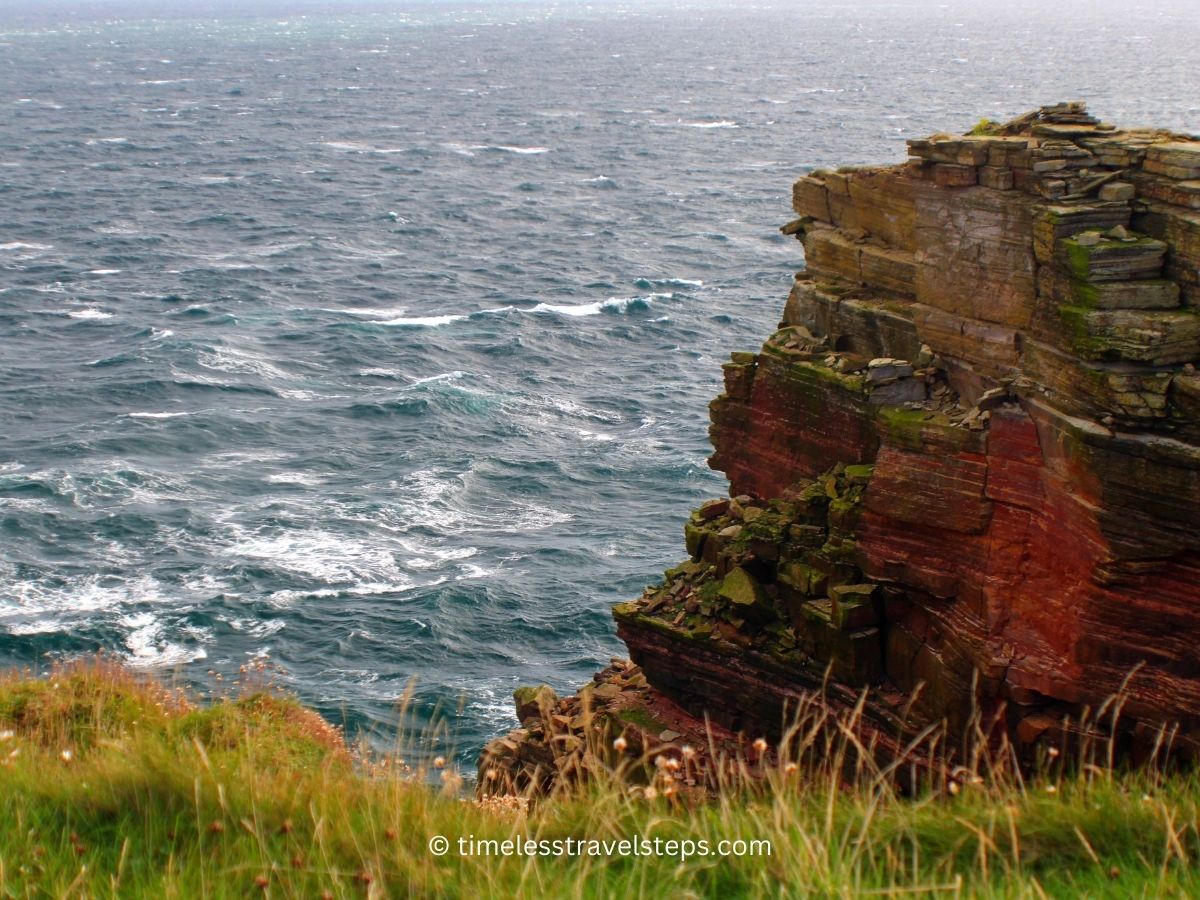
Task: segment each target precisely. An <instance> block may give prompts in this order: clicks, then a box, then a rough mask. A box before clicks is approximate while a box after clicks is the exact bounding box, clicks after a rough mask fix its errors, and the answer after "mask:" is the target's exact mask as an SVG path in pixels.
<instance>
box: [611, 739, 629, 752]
mask: <svg viewBox="0 0 1200 900" xmlns="http://www.w3.org/2000/svg"><path fill="white" fill-rule="evenodd" d="M628 746H629V742H628V741H626V740H625V737H624V735H622V736H620V737H618V738H617V739H616V740H615V741H613V749H614V750H616V751H617V752H618V753H624V752H625V748H626V747H628Z"/></svg>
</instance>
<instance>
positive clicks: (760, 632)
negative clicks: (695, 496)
mask: <svg viewBox="0 0 1200 900" xmlns="http://www.w3.org/2000/svg"><path fill="white" fill-rule="evenodd" d="M984 131H985V133H981V134H971V135H967V136H962V137H948V136H938V137H935V138H932V139H930V140H926V141H913V142H910V149H911V152H912V155H913V159H910V160H909V161H908V162H907V163H905V164H902V165H899V166H894V167H891V168H874V169H866V170H843V171H839V172H836V173H831V172H815V173H813V174H812V175H809V176H805V177H804V178H801V179H800V180H799V181H798V182H797V183H796V185H795V189H794V192H793V201H794V206H795V208H796V212H797V213H798V214H799V215H800V216H801V218H800V219H798V220H796V221H794V222H792V223H790V224H789V225H788V226H785V229H784V230H785V231H786V232H787V233H790V234H795V235H796V236H797V237H798V238H799V239H800V240H801V242H802V243H803V244H804V250H805V258H806V262H807V269H806V271H804V272H801V273H800V274H799V275H798V276H797V279H796V283H795V285H794V287H793V289H792V292H791V296H790V297H789V299H788V302H787V305H786V308H785V312H784V316H783V322H782V323H781V330H780V331H779V332H777V333H776V334H775V335H773V336H772V337H771V338H770V339H769V340H768V341H767V343H766V345H765V346H764V347H763V349H762V350H761V351H760V352H759V353H757V354H745V353H741V354H735V355H734V358H733V360H732V361H731V362H730V363H728V364H727V365H726V367H725V372H726V390H725V393H723V394H722V395H721V396H720V397H718V398H717V399H716V400H715V401H714V402H713V404H712V428H711V437H712V441H713V446H714V449H715V452H714V454H713V457H712V459H711V464H712V465H713V466H714V467H715V468H717V469H719V470H721V471H723V472H725V473H726V474H727V475H728V476H729V479H730V483H731V494H734V495H738V494H745V495H748V496H750V497H753V498H754V501H753V502H756V503H765V504H766V505H767V508H768V510H769V514H770V515H772V516H773V517H774V518H773V519H772V521H775V520H776V519H777V520H778V521H777V532H778V533H777V534H775V535H763V536H760V539H759V543H758V545H757V546H750V545H748V544H746V538H745V536H744V535H745V533H746V531H748V530H749V529H751V528H754V527H755V526H756V525H757V524H758V522H761V521H762V519H759V520H757V521H756V523H754V525H750V526H746V529H745V530H744V531H743V533H742V536H739V538H738V539H736V540H734V541H733V542H728V541H726V542H725V543H723V544H722V543H721V542H722V539H721V538H720V537H719V536H714V534H713V533H712V532H711V527H710V524H709V523H708V522H701V521H699V519H698V518H694V519H693V521H692V522H691V523H689V526H688V527H689V549H691V550H692V551H693V562H694V564H695V565H707V566H711V569H712V571H711V573H710V574H707V573H700V574H694V575H692V576H690V577H691V578H692V580H693V582H695V584H697V585H699V587H694V588H693V592H695V591H699V592H700V593H699V594H697V596H701V597H702V596H703V591H704V590H705V588H704V585H705V584H706V583H707V581H706V579H708V578H710V577H711V578H713V579H716V578H718V577H726V576H725V570H727V569H729V568H730V567H731V566H737V567H740V568H741V569H742V570H745V571H749V572H751V573H754V574H756V575H757V577H758V578H759V579H760V581H761V586H760V589H761V591H762V592H763V594H764V595H765V596H766V597H767V598H768V600H767V601H766V602H767V605H768V606H769V607H770V608H771V609H772V610H773V612H774V614H775V620H774V622H771V623H767V624H765V625H764V624H762V623H761V622H758V621H753V620H751V619H750V618H747V617H744V616H740V615H738V613H737V611H736V610H735V611H732V612H731V611H730V610H729V609H728V608H719V609H710V610H709V611H708V613H706V611H705V608H704V606H703V602H701V605H700V607H699V608H698V609H697V610H696V611H693V612H689V611H688V610H687V608H686V605H685V606H683V607H679V608H680V609H682V611H683V613H684V614H683V615H682V616H680V615H679V614H678V613H677V612H676V608H677V605H672V604H665V605H661V606H660V607H659V608H658V609H656V610H654V611H652V612H649V613H647V612H646V609H647V608H648V607H649V606H650V605H651V604H652V603H653V597H654V594H653V593H652V594H651V595H648V599H647V600H645V601H635V602H634V603H632V604H626V605H624V606H622V607H619V608H618V610H617V620H618V623H619V633H620V635H621V637H622V638H623V639H624V640H625V641H626V643H627V644H628V645H629V647H630V650H631V653H632V655H633V658H634V659H635V661H638V662H639V663H640V664H642V665H643V667H644V669H645V671H646V674H647V677H648V678H649V680H650V683H651V684H652V685H653V686H655V687H659V688H661V689H662V690H664V691H666V692H667V693H669V694H671V695H672V696H674V697H677V698H679V699H680V701H681V702H682V703H683V704H684V705H685V706H687V705H689V704H691V706H693V707H695V708H697V709H699V708H701V707H714V708H715V707H720V708H721V709H722V710H723V711H724V712H725V713H727V715H726V716H725V718H726V720H727V721H729V722H730V723H731V724H733V725H734V726H735V727H736V726H739V725H742V724H746V723H747V722H750V721H752V722H753V723H754V725H755V726H756V727H767V726H769V725H770V719H771V717H772V716H773V715H774V716H778V715H779V710H778V708H777V705H776V704H775V703H774V701H771V702H767V701H764V696H769V695H772V694H777V695H779V697H778V698H776V699H781V698H782V696H783V695H784V694H786V693H787V691H788V690H790V689H794V688H798V687H801V686H804V685H811V684H812V683H813V681H814V677H815V679H816V681H817V682H818V683H819V681H820V678H821V676H823V674H824V670H825V668H826V666H829V667H830V672H831V674H832V677H833V680H834V681H835V682H836V683H837V684H838V685H842V686H845V687H848V688H862V687H870V688H871V689H872V703H874V704H875V705H876V711H877V713H878V714H879V716H880V717H881V719H884V718H886V717H887V716H888V715H890V714H891V713H890V712H889V702H888V697H889V696H891V697H895V696H904V697H905V698H907V697H908V696H909V695H911V694H912V692H914V691H918V699H917V701H916V703H915V704H913V705H912V706H910V707H908V709H909V712H910V715H912V716H915V719H919V720H921V721H931V720H937V719H939V718H945V719H947V720H948V721H950V722H951V723H952V724H953V723H956V722H963V721H965V719H966V717H967V716H968V715H969V714H970V711H971V710H972V709H974V708H976V707H980V708H984V709H987V708H989V707H991V708H996V709H998V708H1000V706H1001V705H1002V704H1003V705H1004V706H1006V707H1007V709H1008V714H1007V715H1008V721H1009V722H1010V724H1011V725H1012V726H1013V729H1014V733H1016V725H1017V724H1019V722H1020V721H1021V720H1022V719H1024V718H1028V717H1030V716H1041V717H1042V720H1045V719H1046V717H1047V716H1050V717H1051V718H1050V720H1053V717H1055V716H1059V715H1064V714H1065V715H1073V714H1077V713H1079V712H1080V711H1081V710H1082V708H1083V707H1085V706H1091V707H1092V708H1093V709H1095V708H1097V707H1099V706H1100V705H1101V704H1102V703H1103V702H1104V701H1105V700H1106V698H1108V697H1109V696H1110V695H1112V694H1114V693H1116V692H1117V691H1119V690H1121V689H1122V686H1123V685H1124V692H1125V695H1126V697H1127V700H1126V703H1125V707H1124V714H1125V716H1126V717H1127V719H1128V722H1129V724H1130V727H1131V728H1134V727H1135V726H1136V723H1137V722H1140V723H1142V727H1143V730H1144V729H1145V728H1149V727H1151V726H1154V725H1157V724H1159V723H1162V722H1173V723H1178V724H1179V726H1180V742H1183V743H1186V740H1185V739H1187V738H1194V737H1197V736H1200V650H1198V646H1197V645H1198V644H1200V421H1197V409H1198V406H1197V400H1196V398H1197V389H1196V383H1197V379H1196V375H1195V368H1194V363H1195V362H1196V361H1197V360H1198V359H1200V308H1198V307H1200V239H1198V238H1200V212H1197V210H1198V209H1200V180H1198V179H1200V140H1193V139H1190V138H1183V137H1180V136H1178V135H1170V134H1165V133H1162V132H1156V131H1148V130H1139V131H1121V130H1118V129H1115V128H1113V127H1112V126H1108V125H1104V124H1102V123H1099V122H1097V121H1096V120H1095V119H1093V118H1091V117H1090V116H1088V115H1087V113H1086V111H1085V110H1083V109H1082V107H1080V106H1079V105H1077V104H1061V105H1059V106H1057V107H1047V108H1044V109H1042V110H1040V111H1038V112H1037V113H1033V114H1030V115H1028V116H1025V117H1022V118H1021V119H1019V120H1016V121H1015V122H1013V123H1010V124H1009V125H1007V126H1001V127H996V128H993V129H990V132H991V133H986V132H988V131H989V130H988V129H984ZM877 376H878V377H877ZM847 471H854V472H857V473H858V475H859V477H860V478H864V479H865V483H864V484H863V485H862V486H861V488H855V489H854V491H850V489H849V488H848V487H846V486H844V485H843V486H842V487H837V488H836V489H831V492H830V497H829V498H827V499H829V506H828V509H827V513H826V515H827V518H826V519H825V520H824V521H821V520H820V517H819V516H817V517H814V516H813V515H811V510H809V509H808V508H807V507H803V504H800V506H801V507H803V509H799V508H798V507H797V506H796V503H795V500H796V498H803V497H805V496H807V493H806V492H809V491H812V490H815V489H817V488H814V485H815V486H818V487H819V486H820V485H821V484H822V483H824V482H823V481H822V479H824V480H825V482H827V481H828V479H829V478H830V473H836V478H838V479H844V473H845V472H847ZM867 472H869V475H864V474H862V473H867ZM845 491H849V493H846V492H845ZM847 498H849V499H847ZM835 513H836V515H835ZM715 522H716V524H718V525H719V524H722V523H723V522H724V519H722V518H718V519H716V520H715ZM699 529H708V531H709V533H708V534H707V536H706V537H704V538H703V539H700V538H699V537H698V536H697V534H696V532H697V530H699ZM796 529H816V531H812V532H810V531H804V532H803V535H802V537H803V538H804V540H807V541H810V542H817V541H818V540H820V541H821V543H820V544H819V545H814V546H805V545H804V540H800V537H798V536H797V535H798V533H797V532H796ZM710 542H712V543H710ZM831 544H832V545H833V546H831ZM718 545H719V549H717V548H718ZM697 548H699V553H698V554H697ZM835 557H836V558H835ZM814 572H815V574H811V573H814ZM797 573H799V574H797ZM806 573H810V574H806ZM858 585H871V586H874V590H873V591H870V592H868V591H866V590H865V589H862V588H859V587H858ZM848 588H849V589H851V593H853V594H854V596H856V597H858V598H859V600H860V601H861V604H860V605H859V606H856V607H855V609H854V610H853V611H852V612H850V613H849V614H846V615H839V604H840V603H842V602H843V601H842V599H841V598H844V597H845V596H846V592H847V589H848ZM864 598H865V599H864ZM863 607H870V609H869V610H868V611H864V610H863ZM758 618H759V619H761V618H762V616H761V615H759V616H758ZM676 619H678V622H676ZM710 620H711V622H712V623H715V624H713V625H712V628H711V629H709V624H710ZM739 620H740V621H739ZM664 626H665V627H664ZM772 629H774V630H773V631H772ZM675 632H685V633H681V634H676V633H675ZM764 635H767V637H765V638H764ZM718 648H724V649H725V651H726V656H727V657H728V658H729V659H730V660H731V662H729V663H728V664H722V665H718V664H717V662H716V661H715V659H714V658H713V657H714V654H717V655H719V651H718ZM732 648H740V649H732ZM718 670H720V671H721V673H722V674H721V675H720V677H719V678H718V679H716V680H718V681H721V682H722V683H723V687H722V688H721V689H719V690H718V689H717V688H716V687H715V686H714V687H712V688H711V689H708V688H706V684H707V682H708V681H710V680H712V678H713V676H712V673H713V672H715V671H718ZM736 670H741V674H738V673H737V671H736ZM731 684H735V685H744V686H745V689H744V691H741V692H740V693H739V692H738V690H737V689H736V688H735V689H732V690H731V688H730V685H731ZM906 703H907V700H906ZM764 704H765V705H764ZM893 706H894V704H893ZM1033 731H1036V729H1029V728H1026V729H1024V730H1023V733H1031V732H1033ZM1038 733H1040V732H1038Z"/></svg>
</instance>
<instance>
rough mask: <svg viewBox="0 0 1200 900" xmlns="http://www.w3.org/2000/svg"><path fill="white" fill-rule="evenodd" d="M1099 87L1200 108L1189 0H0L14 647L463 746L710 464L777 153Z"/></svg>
mask: <svg viewBox="0 0 1200 900" xmlns="http://www.w3.org/2000/svg"><path fill="white" fill-rule="evenodd" d="M1075 99H1082V100H1086V101H1087V102H1088V104H1089V106H1090V108H1091V110H1092V111H1093V112H1094V113H1096V114H1098V115H1100V116H1101V117H1103V118H1105V119H1106V120H1109V121H1114V122H1117V123H1120V124H1125V125H1147V124H1150V125H1157V126H1162V127H1168V128H1173V129H1178V130H1183V131H1189V132H1196V131H1200V15H1197V12H1196V9H1195V6H1194V4H1193V3H1191V2H1190V0H1188V2H1183V0H1181V2H1178V3H1173V2H1165V0H1159V2H1140V0H1121V2H1112V0H1090V2H1087V3H1081V2H1063V3H1057V4H1049V3H1044V2H1031V0H1012V2H1005V3H988V4H983V3H977V2H963V0H945V2H928V0H911V2H868V0H853V2H813V0H790V2H774V0H764V2H752V3H733V2H680V3H660V2H632V0H627V2H605V0H595V2H565V0H564V2H559V3H553V4H546V3H544V2H528V3H478V4H474V5H457V4H452V3H438V2H431V3H425V4H403V3H396V4H384V3H376V4H374V5H366V4H353V3H337V2H333V0H330V2H326V3H304V2H296V3H290V4H289V3H287V2H275V3H270V2H266V0H263V2H254V0H246V2H226V3H209V4H204V3H199V4H197V3H178V4H176V5H174V6H172V5H171V4H170V3H148V2H146V3H141V4H140V5H139V3H138V2H111V0H110V2H106V0H94V2H91V3H78V4H70V3H65V2H58V3H56V2H49V3H46V2H43V3H36V4H35V3H32V2H30V3H28V4H24V3H23V2H22V0H3V2H0V667H24V668H29V669H32V670H35V671H41V670H44V669H46V668H47V667H49V666H51V665H52V664H53V663H55V662H56V661H61V660H64V659H71V658H75V657H79V656H87V655H90V654H94V653H96V652H97V651H101V652H104V653H107V654H110V655H115V656H116V657H119V658H120V659H122V660H123V661H124V662H126V663H127V664H128V665H130V666H135V667H138V668H140V669H144V670H146V671H148V672H149V671H152V672H156V673H160V674H161V675H162V676H163V677H166V678H169V679H172V680H174V681H175V682H176V683H181V684H185V685H187V686H189V687H190V688H192V689H193V690H195V691H197V692H199V693H201V694H209V693H213V694H220V693H227V692H229V691H231V690H236V689H237V687H236V686H235V682H239V681H244V680H245V676H243V674H242V673H243V670H250V672H251V673H252V676H253V677H255V678H266V679H269V680H270V681H271V682H272V683H274V684H276V685H278V686H279V687H281V688H283V689H286V690H288V691H291V692H293V693H294V694H296V695H297V696H298V697H299V698H300V699H302V700H303V701H304V702H305V703H308V704H310V705H312V706H313V707H315V708H316V709H318V710H320V711H321V712H322V713H323V714H324V715H326V716H328V717H329V718H330V719H331V720H333V721H335V722H337V723H339V724H342V725H344V726H345V727H346V729H347V731H348V733H350V734H352V735H356V736H362V737H365V738H367V739H368V740H372V741H387V740H390V739H391V736H392V735H393V734H394V733H395V731H396V729H397V728H398V727H399V728H401V729H402V730H404V729H417V730H420V729H425V728H428V727H429V725H430V723H431V722H434V721H437V722H440V723H441V727H442V731H441V735H442V740H444V743H445V745H446V746H448V747H449V748H451V750H452V752H453V753H455V754H457V755H458V757H459V758H460V759H461V761H462V762H463V763H464V764H469V762H470V760H471V759H472V758H473V757H474V756H475V755H476V754H477V753H478V751H479V748H480V747H481V746H482V745H483V743H484V742H485V741H486V740H488V739H489V738H490V737H492V736H494V735H496V734H498V733H502V732H503V731H505V730H507V729H509V728H510V727H514V726H515V725H516V720H515V717H514V714H513V710H512V702H511V694H512V691H513V689H514V688H515V687H517V686H519V685H522V684H533V683H540V682H546V683H549V684H550V685H552V686H554V687H555V688H556V689H558V690H560V691H570V690H572V689H573V688H574V687H576V686H578V685H579V684H581V683H582V682H584V681H586V680H587V679H588V678H589V677H590V676H591V674H592V673H593V672H594V671H595V670H596V669H597V668H598V667H600V666H602V665H604V664H606V663H607V662H608V661H609V659H610V658H611V657H613V656H619V655H621V654H622V653H623V648H622V645H621V644H620V642H619V641H618V640H617V638H616V636H615V630H614V627H613V623H612V620H611V617H610V614H609V610H610V608H611V607H612V605H613V604H615V603H617V602H620V601H622V600H625V599H628V598H630V597H633V596H636V595H638V594H639V593H640V592H641V590H642V588H643V586H644V585H646V584H648V583H650V582H652V581H655V580H656V579H658V578H660V577H661V573H662V571H663V569H665V568H668V567H670V566H672V565H674V564H675V563H677V562H678V561H679V560H680V558H681V557H682V556H683V554H684V551H683V543H682V534H681V529H682V525H683V522H684V520H685V518H686V516H687V514H688V511H689V510H690V508H692V507H693V506H695V505H696V504H698V503H699V502H700V501H702V500H704V499H705V498H708V497H711V496H717V495H721V494H723V493H724V492H725V491H726V488H727V485H726V482H725V481H724V479H723V478H722V476H721V475H720V474H719V473H715V472H713V471H711V470H710V469H709V468H708V467H707V465H706V457H707V454H708V453H709V445H708V439H707V424H708V410H707V405H708V402H709V400H710V399H711V398H712V397H713V396H715V395H716V394H717V393H718V392H719V391H720V390H721V368H720V364H721V362H722V361H723V360H724V359H725V358H727V355H728V354H729V352H730V351H732V350H752V349H755V348H756V347H757V346H758V345H759V344H760V343H761V342H762V340H763V339H764V338H765V337H766V335H767V334H769V333H770V331H771V330H773V328H774V326H775V324H776V323H777V322H778V319H779V317H780V313H781V310H782V306H783V302H784V299H785V297H786V294H787V291H788V289H789V286H790V283H791V279H792V276H793V273H794V272H795V271H796V270H797V269H799V268H801V267H802V265H803V257H802V253H801V248H800V246H799V245H798V244H797V243H796V241H794V240H793V239H791V238H785V237H784V236H782V235H781V234H780V233H779V231H778V227H779V226H780V225H782V224H783V223H785V222H786V221H788V220H789V219H790V218H792V215H793V214H792V213H791V211H790V208H789V201H790V186H791V183H792V181H793V180H794V179H796V178H797V177H798V176H800V175H802V174H803V173H805V172H807V171H810V170H811V169H813V168H815V167H822V166H838V165H843V164H862V163H882V162H895V161H900V160H902V159H904V158H905V155H906V153H905V141H906V140H907V139H910V138H915V137H921V136H926V135H928V134H930V133H932V132H936V131H963V130H966V129H969V128H970V127H972V126H973V125H974V124H975V123H976V122H977V121H978V120H979V119H981V118H989V119H993V120H1004V119H1007V118H1009V117H1012V116H1015V115H1017V114H1020V113H1022V112H1025V111H1027V110H1029V109H1032V108H1034V107H1036V106H1038V105H1041V104H1045V103H1052V102H1056V101H1059V100H1075ZM407 694H410V695H411V702H410V703H409V704H408V705H407V706H404V707H403V708H401V706H399V705H398V701H399V700H400V698H402V697H405V696H406V695H407Z"/></svg>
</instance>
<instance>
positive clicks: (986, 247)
mask: <svg viewBox="0 0 1200 900" xmlns="http://www.w3.org/2000/svg"><path fill="white" fill-rule="evenodd" d="M916 204H917V224H916V232H917V244H918V250H917V300H919V301H920V302H921V303H925V304H928V305H930V306H935V307H937V308H938V309H941V310H943V311H945V312H949V313H952V314H955V315H959V316H964V317H969V318H974V319H982V320H984V321H988V322H996V323H1000V324H1004V325H1010V326H1015V327H1022V326H1024V325H1026V324H1027V323H1028V321H1029V316H1030V310H1031V309H1032V306H1033V296H1034V288H1035V281H1034V266H1035V260H1034V256H1033V252H1032V239H1031V236H1032V217H1031V211H1030V206H1029V203H1028V201H1027V200H1026V199H1025V198H1024V197H1021V196H1020V195H1018V194H1015V193H1013V192H1011V191H1003V192H1001V191H990V190H988V189H986V188H969V189H964V190H961V191H942V190H938V189H937V188H934V187H930V186H928V185H921V186H920V187H919V188H917V190H916ZM934 346H935V349H936V345H934Z"/></svg>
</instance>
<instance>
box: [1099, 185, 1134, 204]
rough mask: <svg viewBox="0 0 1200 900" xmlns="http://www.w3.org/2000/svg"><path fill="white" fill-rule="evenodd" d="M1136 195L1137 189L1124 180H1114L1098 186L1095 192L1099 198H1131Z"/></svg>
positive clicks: (1123, 199)
mask: <svg viewBox="0 0 1200 900" xmlns="http://www.w3.org/2000/svg"><path fill="white" fill-rule="evenodd" d="M1136 195H1137V189H1136V188H1135V187H1134V186H1133V185H1132V184H1129V183H1127V182H1124V181H1114V182H1111V183H1110V184H1106V185H1104V186H1103V187H1101V188H1100V190H1099V192H1098V193H1097V194H1096V196H1097V197H1099V198H1100V199H1101V200H1119V201H1122V202H1123V201H1126V200H1132V199H1133V198H1134V197H1135V196H1136Z"/></svg>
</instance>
